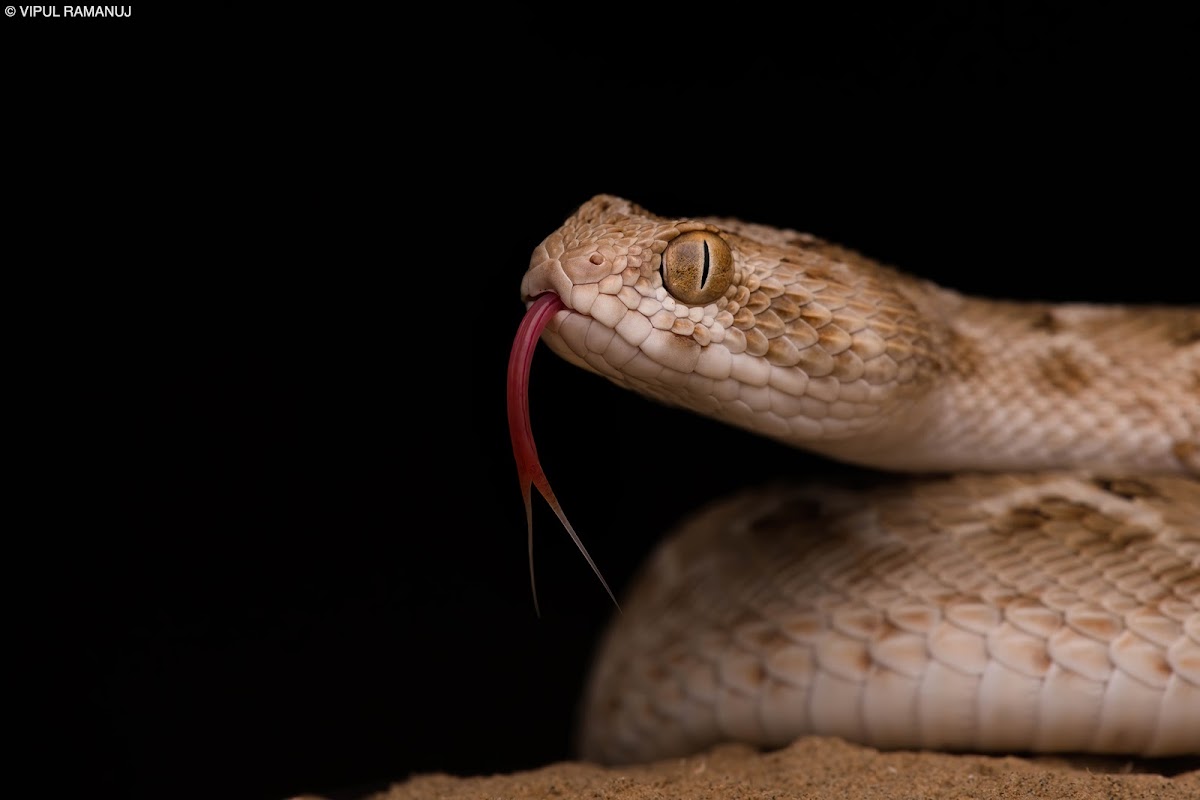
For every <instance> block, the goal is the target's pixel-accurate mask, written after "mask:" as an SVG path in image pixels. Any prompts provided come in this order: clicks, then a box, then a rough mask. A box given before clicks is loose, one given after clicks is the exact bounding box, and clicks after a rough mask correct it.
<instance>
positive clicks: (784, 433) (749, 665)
mask: <svg viewBox="0 0 1200 800" xmlns="http://www.w3.org/2000/svg"><path fill="white" fill-rule="evenodd" d="M521 291H522V296H523V297H524V298H525V299H526V300H527V301H529V302H531V303H532V302H533V300H534V298H537V297H539V296H542V295H544V294H546V293H554V294H556V295H557V296H558V297H559V298H560V299H561V302H562V304H563V306H564V308H563V309H562V310H558V311H557V313H555V314H554V315H553V318H552V319H550V321H549V324H548V326H547V328H546V330H545V332H544V334H543V340H544V341H546V342H547V343H548V344H549V345H550V347H551V348H552V349H553V350H554V351H555V352H557V353H558V354H560V355H561V356H563V357H564V358H566V359H567V360H569V361H571V362H573V363H575V364H578V365H580V366H583V367H585V368H586V369H589V370H591V371H593V372H596V373H599V374H601V375H603V376H605V377H607V378H609V379H611V380H613V381H615V382H617V383H619V384H621V385H624V386H627V387H629V388H632V389H634V390H636V391H638V392H640V393H642V394H645V395H648V396H650V397H652V398H655V399H657V400H660V401H663V402H666V403H668V404H672V405H676V406H681V407H684V408H688V409H691V410H694V411H697V412H699V413H703V414H707V415H710V416H713V417H716V418H719V419H722V420H724V421H727V422H729V423H731V424H733V425H736V426H740V427H742V428H745V429H747V430H750V431H753V432H755V433H759V434H762V435H765V436H769V437H772V438H775V439H778V440H780V441H784V442H787V443H789V444H793V445H796V446H798V447H803V448H806V449H810V450H813V451H816V452H819V453H823V454H825V455H828V456H830V457H833V458H836V459H839V460H844V461H848V462H852V463H857V464H862V465H868V466H872V467H878V468H883V469H888V470H894V471H900V472H912V473H932V474H929V475H927V476H926V477H914V478H907V479H897V480H896V481H895V482H891V483H888V484H886V485H883V486H877V487H874V488H867V489H860V490H857V491H852V490H850V489H846V488H843V487H820V486H807V487H795V486H787V485H777V486H771V487H764V488H761V489H757V490H753V491H750V492H746V493H744V494H742V495H739V496H736V497H733V498H729V499H726V500H723V501H719V502H717V503H715V504H714V505H712V506H711V507H710V508H707V509H703V510H701V511H699V512H697V513H696V514H695V515H694V516H693V517H692V518H691V519H690V520H689V521H688V522H687V523H685V524H684V525H683V526H682V527H681V528H680V530H679V531H677V532H676V533H675V534H673V535H672V536H670V537H669V538H668V539H667V540H666V541H665V542H664V543H663V544H662V545H661V546H660V548H659V550H658V551H657V553H656V554H655V555H654V556H653V558H652V559H651V561H650V563H649V564H648V565H647V566H646V568H645V569H644V570H643V574H642V576H641V577H640V579H639V580H638V582H637V583H636V585H635V586H634V588H633V590H632V592H631V593H630V595H629V597H628V599H627V600H626V601H625V604H624V608H625V611H624V613H623V614H621V615H619V616H618V618H617V619H616V621H615V622H614V624H613V626H612V627H611V629H610V630H609V632H608V634H607V636H606V638H605V641H604V643H603V646H602V648H601V651H600V656H599V658H598V660H597V663H596V665H595V668H594V671H593V675H592V677H591V680H590V683H589V688H588V691H587V697H586V698H585V705H584V712H585V713H584V724H583V735H582V743H583V749H584V755H585V756H587V757H589V758H593V759H597V760H603V761H618V762H619V761H634V760H648V759H654V758H661V757H666V756H672V755H681V754H685V753H688V752H691V751H694V750H696V749H699V748H703V747H706V746H709V745H711V744H714V743H717V742H720V741H725V740H740V741H746V742H750V743H754V744H759V745H764V746H776V745H782V744H785V743H787V742H789V741H791V740H792V739H794V738H796V737H798V736H800V735H803V734H805V733H819V734H834V735H839V736H842V737H844V738H847V739H849V740H852V741H859V742H863V743H866V744H871V745H875V746H880V747H909V748H919V747H920V748H944V749H952V750H980V751H1037V752H1054V751H1070V752H1098V753H1126V754H1141V755H1177V754H1194V755H1200V482H1198V481H1197V479H1196V476H1197V475H1198V474H1200V309H1196V308H1191V307H1178V308H1170V307H1135V306H1129V307H1119V306H1096V305H1086V304H1057V305H1051V304H1046V303H1012V302H1000V301H990V300H983V299H978V298H969V297H965V296H962V295H960V294H958V293H956V292H954V291H951V290H949V289H945V288H941V287H938V286H935V285H933V284H931V283H929V282H926V281H921V280H918V279H916V278H912V277H909V276H906V275H904V274H902V273H900V272H897V271H895V270H892V269H890V268H887V267H883V266H880V265H878V264H875V263H874V262H871V261H870V260H868V259H866V258H863V257H862V256H859V255H858V254H856V253H853V252H851V251H848V250H845V249H843V248H840V247H837V246H835V245H831V244H828V243H826V242H823V241H821V240H819V239H817V238H815V237H812V236H809V235H806V234H801V233H798V232H796V231H790V230H780V229H776V228H768V227H765V226H760V225H753V224H749V223H744V222H740V221H737V220H729V219H716V218H711V219H668V218H662V217H657V216H655V215H653V214H651V213H649V212H647V211H646V210H644V209H642V208H640V207H638V206H636V205H634V204H632V203H630V202H628V201H626V200H622V199H620V198H616V197H611V196H604V195H601V196H597V197H595V198H593V199H592V200H590V201H589V202H587V203H585V204H584V205H583V206H582V207H581V208H580V209H579V210H578V211H577V212H576V213H575V214H574V215H573V216H572V217H570V218H569V219H568V220H566V222H564V224H563V226H562V227H561V228H559V229H558V230H557V231H555V232H554V233H552V234H551V235H550V236H548V237H547V238H546V240H545V241H544V242H543V243H542V244H541V245H540V246H539V247H538V248H537V249H536V250H535V252H534V254H533V257H532V259H531V263H530V268H529V271H528V272H527V273H526V275H525V278H524V281H523V282H522V287H521ZM660 438H661V440H662V444H663V447H664V448H665V449H673V450H676V451H678V452H679V453H680V454H684V453H689V458H691V459H692V461H693V462H694V463H696V464H697V465H698V468H699V469H722V468H727V466H731V465H733V464H735V463H736V459H735V458H731V457H730V454H723V453H706V452H704V450H703V445H702V444H697V443H691V442H690V443H686V444H685V443H673V442H671V441H670V436H669V433H661V434H660ZM631 525H632V523H631Z"/></svg>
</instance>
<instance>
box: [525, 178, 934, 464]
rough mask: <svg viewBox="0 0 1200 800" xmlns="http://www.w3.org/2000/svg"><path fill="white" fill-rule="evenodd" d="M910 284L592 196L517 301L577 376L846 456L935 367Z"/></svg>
mask: <svg viewBox="0 0 1200 800" xmlns="http://www.w3.org/2000/svg"><path fill="white" fill-rule="evenodd" d="M897 284H898V285H900V286H901V287H907V288H911V289H913V291H912V292H909V293H905V292H903V291H902V292H897V291H895V290H894V289H892V288H890V287H891V286H893V285H897ZM916 284H917V282H916V281H914V280H912V279H907V278H904V277H903V276H900V275H899V273H895V272H894V271H891V270H888V269H887V268H885V267H881V266H879V265H876V264H874V263H872V262H868V261H867V260H866V259H864V258H862V257H861V256H858V255H857V254H855V253H852V252H851V251H848V250H844V249H842V248H838V247H836V246H834V245H830V244H828V243H825V242H823V241H822V240H820V239H817V238H816V237H813V236H810V235H808V234H802V233H799V232H796V231H789V230H781V229H775V228H768V227H766V226H761V225H753V224H747V223H743V222H740V221H738V220H730V219H711V218H705V219H686V218H684V219H674V218H666V217H659V216H656V215H654V214H651V213H650V212H648V211H646V210H645V209H643V208H641V207H640V206H638V205H636V204H634V203H631V202H629V201H627V200H623V199H621V198H618V197H613V196H610V195H599V196H597V197H594V198H592V199H591V200H589V201H588V202H586V203H584V204H583V205H582V206H581V207H580V208H579V210H578V211H577V212H576V213H575V214H574V215H572V216H571V217H570V218H568V219H567V220H566V221H565V222H564V223H563V225H562V226H561V227H560V228H559V229H558V230H556V231H554V232H553V233H552V234H550V235H549V236H548V237H546V239H545V240H544V241H543V242H542V243H541V244H540V245H539V246H538V247H537V248H536V249H535V250H534V253H533V257H532V258H531V260H530V266H529V270H528V271H527V272H526V273H525V277H524V279H523V281H522V282H521V296H522V299H523V300H524V301H525V302H526V303H527V304H532V303H533V302H534V300H535V298H538V297H540V296H543V295H545V294H547V293H553V294H555V295H556V296H557V297H558V298H559V299H560V300H561V302H562V304H563V308H562V310H560V311H557V312H556V313H555V314H554V315H553V316H552V317H551V318H550V319H549V320H547V324H546V327H545V331H544V332H543V334H542V338H543V340H544V341H545V342H546V343H547V344H548V345H549V346H550V348H551V349H552V350H554V352H556V353H557V354H558V355H560V356H561V357H563V358H565V359H566V360H567V361H570V362H571V363H573V364H575V365H577V366H580V367H583V368H584V369H587V370H590V371H592V372H595V373H597V374H600V375H603V376H604V377H606V378H608V379H609V380H611V381H614V382H615V383H618V384H620V385H622V386H625V387H627V388H631V389H633V390H635V391H637V392H639V393H641V394H644V395H647V396H649V397H652V398H654V399H656V400H658V401H660V402H663V403H666V404H669V405H674V406H681V407H684V408H687V409H690V410H692V411H695V412H697V413H700V414H704V415H706V416H710V417H714V418H717V419H720V420H722V421H725V422H727V423H730V424H733V425H736V426H739V427H742V428H745V429H748V430H752V431H754V432H756V433H760V434H765V435H768V436H770V437H773V438H775V439H778V440H780V441H783V442H785V443H787V444H791V445H798V446H803V447H807V448H810V449H814V450H817V451H820V452H827V453H829V454H833V455H837V456H839V457H842V458H846V459H847V460H856V459H855V457H854V449H855V448H856V447H864V446H865V447H870V448H875V449H878V448H879V447H880V446H881V445H882V444H886V443H881V441H880V439H879V436H878V432H879V430H880V429H881V428H882V427H883V424H884V422H885V420H884V419H883V418H884V416H885V415H888V416H890V417H891V420H890V421H888V422H889V426H888V429H889V430H896V429H897V426H896V425H895V424H894V419H895V417H896V416H897V413H896V412H897V411H898V410H899V409H901V408H902V407H905V406H907V405H910V404H911V403H912V402H913V399H914V398H915V397H917V396H918V395H919V393H920V390H921V388H922V383H923V382H925V380H926V379H927V378H928V377H929V376H930V375H931V374H932V373H933V372H935V371H936V370H937V368H938V364H937V362H936V359H935V358H934V357H932V356H931V355H930V354H931V353H933V352H936V350H935V348H932V347H930V346H929V339H930V338H931V337H932V336H934V335H935V332H933V331H931V329H930V327H929V326H928V325H926V324H924V323H923V321H922V320H923V319H925V317H923V316H922V315H921V314H919V313H918V311H917V309H916V308H915V307H914V301H913V299H912V298H913V296H917V295H919V294H920V291H921V289H920V287H919V286H917V285H916ZM864 442H868V443H867V444H866V445H864V444H863V443H864Z"/></svg>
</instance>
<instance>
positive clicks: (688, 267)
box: [659, 231, 733, 305]
mask: <svg viewBox="0 0 1200 800" xmlns="http://www.w3.org/2000/svg"><path fill="white" fill-rule="evenodd" d="M659 271H660V273H661V274H662V279H663V285H664V286H666V287H667V291H668V292H670V293H671V295H672V296H673V297H674V298H675V299H676V300H679V301H681V302H684V303H688V304H690V305H702V304H704V303H711V302H712V301H713V300H716V299H717V298H718V297H720V296H721V295H723V294H725V290H726V289H728V288H729V284H730V283H732V282H733V253H731V252H730V250H729V245H727V244H726V243H725V240H724V239H722V238H721V237H720V236H717V235H716V234H715V233H709V232H708V231H689V232H688V233H683V234H680V235H679V236H676V237H675V238H674V239H672V240H671V243H670V244H668V245H667V249H666V250H664V251H663V254H662V265H661V266H660V268H659Z"/></svg>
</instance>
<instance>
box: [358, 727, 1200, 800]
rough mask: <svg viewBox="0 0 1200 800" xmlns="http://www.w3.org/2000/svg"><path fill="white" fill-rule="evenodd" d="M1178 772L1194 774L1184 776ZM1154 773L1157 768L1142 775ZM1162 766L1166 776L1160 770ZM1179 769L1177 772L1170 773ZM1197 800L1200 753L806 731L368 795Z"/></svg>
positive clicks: (381, 798)
mask: <svg viewBox="0 0 1200 800" xmlns="http://www.w3.org/2000/svg"><path fill="white" fill-rule="evenodd" d="M1180 769H1188V770H1191V771H1184V772H1179V770H1180ZM1142 770H1151V772H1140V771H1142ZM1158 772H1165V773H1166V775H1164V774H1157V773H1158ZM1167 775H1173V777H1167ZM572 797H581V798H628V800H644V799H645V798H664V797H686V798H699V799H700V800H705V799H706V798H730V800H739V799H741V798H763V799H764V800H766V798H772V800H784V798H826V797H829V798H834V797H836V798H846V797H852V798H879V800H891V798H911V797H921V798H955V800H960V799H961V798H973V799H974V800H988V799H989V798H1008V800H1017V799H1019V798H1079V800H1084V799H1085V798H1086V799H1087V800H1092V798H1109V799H1110V800H1118V799H1124V798H1129V799H1130V800H1136V799H1138V798H1160V800H1172V798H1180V800H1184V798H1187V799H1188V800H1197V798H1200V759H1191V760H1189V761H1183V762H1181V761H1178V760H1175V761H1170V762H1129V761H1120V760H1106V759H1086V760H1078V759H1077V760H1072V761H1067V760H1064V759H1053V758H1040V759H1037V760H1029V759H1023V758H1013V757H1004V758H991V757H984V756H966V755H963V756H956V755H947V754H943V753H912V752H883V753H881V752H879V751H877V750H873V749H871V748H869V747H860V746H858V745H853V744H848V743H846V742H844V741H842V740H840V739H832V738H825V737H808V738H804V739H801V740H799V741H797V742H796V743H794V744H792V745H791V746H789V747H787V748H784V749H783V750H778V751H775V752H771V753H762V754H760V753H758V752H756V751H754V750H751V749H749V748H747V747H743V746H740V745H726V746H723V747H718V748H716V749H714V750H711V751H709V752H707V753H703V754H700V755H696V756H692V757H690V758H685V759H674V760H670V761H663V762H659V763H657V764H648V765H645V766H634V767H598V766H595V765H593V764H584V763H579V762H570V763H560V764H553V765H550V766H548V767H543V768H541V769H537V770H532V771H529V772H518V773H514V774H511V775H493V776H491V777H479V778H455V777H451V776H448V775H421V776H416V777H413V778H411V779H410V780H408V781H406V782H404V783H400V784H397V785H395V786H393V787H392V788H391V789H389V790H388V791H386V792H382V793H379V794H375V795H371V796H370V797H369V798H364V800H417V799H418V798H420V800H424V799H425V798H439V800H476V799H478V800H484V798H486V799H487V800H509V799H510V798H511V800H522V799H523V798H572Z"/></svg>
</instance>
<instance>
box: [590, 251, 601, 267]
mask: <svg viewBox="0 0 1200 800" xmlns="http://www.w3.org/2000/svg"><path fill="white" fill-rule="evenodd" d="M588 261H590V262H592V263H593V264H595V265H596V266H597V267H598V266H600V265H601V264H603V263H604V256H602V255H600V254H599V253H592V257H591V258H589V259H588Z"/></svg>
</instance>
